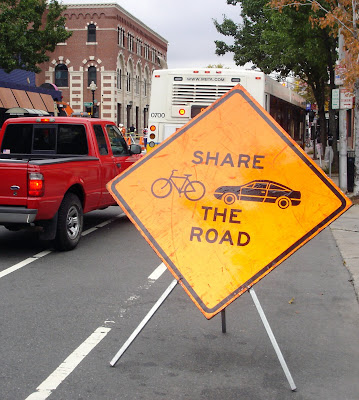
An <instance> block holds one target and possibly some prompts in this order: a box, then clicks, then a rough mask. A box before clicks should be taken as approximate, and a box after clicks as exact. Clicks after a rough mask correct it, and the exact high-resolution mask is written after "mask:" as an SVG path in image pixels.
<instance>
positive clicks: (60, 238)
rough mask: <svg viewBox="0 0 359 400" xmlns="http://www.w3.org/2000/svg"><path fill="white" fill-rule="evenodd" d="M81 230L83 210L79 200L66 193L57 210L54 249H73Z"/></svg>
mask: <svg viewBox="0 0 359 400" xmlns="http://www.w3.org/2000/svg"><path fill="white" fill-rule="evenodd" d="M82 229H83V210H82V205H81V202H80V200H79V198H78V197H77V196H76V195H75V194H73V193H68V194H67V195H65V197H64V199H63V200H62V203H61V205H60V208H59V213H58V220H57V232H56V238H55V243H54V245H55V248H56V249H57V250H61V251H67V250H72V249H74V248H75V247H76V246H77V245H78V243H79V241H80V239H81V234H82Z"/></svg>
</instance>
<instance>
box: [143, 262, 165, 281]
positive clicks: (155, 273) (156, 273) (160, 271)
mask: <svg viewBox="0 0 359 400" xmlns="http://www.w3.org/2000/svg"><path fill="white" fill-rule="evenodd" d="M166 269H167V267H166V266H165V264H164V263H161V264H160V265H159V266H158V267H157V268H156V269H155V270H154V271H153V272H152V274H151V275H150V276H149V277H148V279H149V280H151V281H156V280H157V279H158V278H159V277H160V276H161V275H162V274H163V273H164V272H165V271H166Z"/></svg>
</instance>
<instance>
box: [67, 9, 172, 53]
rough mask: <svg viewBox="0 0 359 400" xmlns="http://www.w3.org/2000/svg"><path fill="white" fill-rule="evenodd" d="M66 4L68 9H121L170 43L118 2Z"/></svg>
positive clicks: (149, 30)
mask: <svg viewBox="0 0 359 400" xmlns="http://www.w3.org/2000/svg"><path fill="white" fill-rule="evenodd" d="M64 6H65V7H66V9H67V10H71V9H79V8H91V9H94V8H97V9H99V8H113V7H114V8H116V9H117V10H118V11H120V12H121V13H123V14H124V15H126V16H127V17H128V18H130V19H131V20H133V21H134V22H136V23H137V24H138V25H140V26H142V27H143V28H144V29H145V30H147V31H148V32H151V33H152V34H153V35H154V36H156V37H157V38H158V39H160V40H162V41H164V42H165V43H166V45H168V40H166V39H165V38H164V37H162V36H161V35H159V34H158V33H157V32H155V31H154V30H153V29H151V28H149V27H148V26H147V25H146V24H144V23H143V22H142V21H140V20H139V19H138V18H136V17H135V16H134V15H132V14H131V13H129V12H128V11H126V10H125V9H124V8H122V7H121V6H120V5H119V4H117V3H104V4H100V3H98V4H78V3H74V4H70V3H68V4H64ZM65 12H66V10H65Z"/></svg>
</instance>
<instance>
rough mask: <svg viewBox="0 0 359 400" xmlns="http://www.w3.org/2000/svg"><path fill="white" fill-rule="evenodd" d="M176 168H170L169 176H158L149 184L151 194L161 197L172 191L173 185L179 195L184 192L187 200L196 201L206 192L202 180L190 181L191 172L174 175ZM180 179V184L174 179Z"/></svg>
mask: <svg viewBox="0 0 359 400" xmlns="http://www.w3.org/2000/svg"><path fill="white" fill-rule="evenodd" d="M176 171H177V169H174V170H172V173H171V175H170V177H169V178H158V179H156V180H155V181H154V182H153V183H152V186H151V192H152V194H153V195H154V196H155V197H157V198H158V199H163V198H165V197H167V196H169V195H170V194H171V192H172V189H173V187H175V189H176V190H177V192H178V193H179V195H180V196H181V194H182V193H184V195H185V197H186V198H187V200H190V201H198V200H200V199H201V198H202V197H203V196H204V194H205V193H206V188H205V186H204V185H203V183H202V182H199V181H191V180H190V179H189V177H190V176H191V175H192V174H183V176H178V175H177V176H176V175H175V172H176ZM180 180H181V181H182V184H181V185H178V184H176V181H177V182H179V181H180Z"/></svg>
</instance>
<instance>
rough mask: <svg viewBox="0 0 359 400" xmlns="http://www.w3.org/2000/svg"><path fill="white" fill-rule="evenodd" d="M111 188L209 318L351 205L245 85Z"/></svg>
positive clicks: (127, 172)
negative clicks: (250, 93) (251, 94)
mask: <svg viewBox="0 0 359 400" xmlns="http://www.w3.org/2000/svg"><path fill="white" fill-rule="evenodd" d="M107 188H108V190H109V191H110V192H111V194H112V196H113V197H114V198H115V199H116V201H117V202H118V203H119V205H120V206H121V207H122V208H123V210H124V211H125V213H126V214H127V215H128V217H129V218H130V219H131V220H132V222H133V223H134V224H135V225H136V227H137V229H139V230H140V232H141V233H142V235H143V236H144V237H145V239H146V240H147V242H148V243H149V244H150V245H151V246H152V248H153V249H154V250H155V252H156V253H157V254H158V255H159V257H160V258H161V259H162V260H163V262H164V263H165V264H166V265H167V267H168V268H169V270H170V271H171V272H172V274H173V275H174V276H175V278H176V279H177V280H179V282H180V284H181V285H182V287H183V288H184V290H185V291H186V292H187V293H188V295H189V296H190V298H191V299H192V300H193V301H194V303H195V304H196V305H197V307H198V308H199V309H200V310H201V312H202V313H203V314H204V315H205V317H206V318H208V319H210V318H212V317H213V316H214V315H215V314H217V313H218V312H219V311H221V310H222V309H224V308H225V307H226V306H227V305H228V304H230V303H231V302H232V301H233V300H235V299H236V298H237V297H239V296H240V295H241V294H242V293H244V292H245V291H246V290H248V289H249V288H250V287H251V286H253V285H254V284H255V283H256V282H258V281H259V280H260V279H262V278H263V277H264V276H265V275H267V274H268V273H269V272H270V271H271V270H273V269H274V268H275V267H276V266H277V265H278V264H280V263H281V262H282V261H283V260H285V259H286V258H288V257H289V256H290V255H291V254H293V253H294V252H295V251H296V250H298V249H299V248H300V247H301V246H303V245H304V244H305V243H306V242H308V241H309V240H310V239H312V238H313V237H314V236H315V235H317V234H318V233H319V232H320V231H321V230H323V229H324V228H325V227H326V226H328V225H329V224H330V223H331V222H332V221H333V220H334V219H336V218H337V217H338V216H339V215H341V214H342V213H343V212H344V211H346V210H347V209H348V208H349V207H350V205H351V203H350V200H349V199H348V198H347V197H346V196H345V195H344V194H343V193H342V192H341V191H340V189H339V188H338V187H337V186H336V185H335V184H334V183H333V182H332V181H331V180H330V179H328V178H327V176H326V175H325V174H324V173H323V171H322V170H321V169H320V168H318V167H317V165H316V164H315V163H314V162H313V161H312V160H311V159H310V158H309V157H308V156H307V155H306V154H305V152H303V151H302V149H301V148H300V147H299V146H298V145H297V144H296V143H295V142H294V141H293V140H292V139H291V138H290V137H289V135H288V134H287V133H286V132H285V131H284V130H283V129H282V128H281V127H280V126H279V125H278V124H277V123H276V122H275V121H274V120H273V119H272V117H271V116H270V115H269V114H268V113H267V112H266V111H265V110H264V109H263V108H262V107H261V106H260V105H259V104H258V103H257V102H256V101H255V100H254V99H253V98H252V97H251V96H250V95H249V93H248V92H247V91H246V90H245V89H244V88H243V87H242V86H240V85H238V86H236V87H235V88H233V89H232V90H231V91H229V92H227V94H225V95H224V96H223V97H221V98H220V99H218V100H217V101H216V102H215V103H213V104H212V105H211V106H210V107H208V108H207V109H205V110H204V111H203V112H202V113H201V114H199V115H198V116H197V117H196V118H194V119H192V120H191V121H189V122H188V123H187V124H186V125H185V126H183V127H182V128H181V129H180V130H178V131H177V132H175V133H174V134H173V135H172V136H170V137H169V138H168V139H167V140H165V141H164V142H163V143H162V144H161V145H160V146H159V147H158V148H157V149H156V150H154V151H153V152H151V153H149V154H148V155H146V156H145V157H143V158H142V159H141V160H139V161H138V162H137V163H136V164H134V165H133V166H131V167H130V168H129V169H127V170H126V171H125V172H124V173H122V174H121V175H119V176H117V177H116V178H115V179H113V180H112V181H111V182H109V183H108V185H107Z"/></svg>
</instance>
